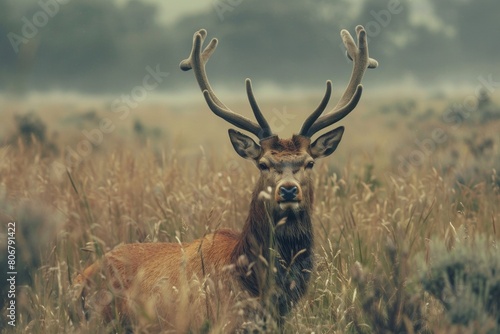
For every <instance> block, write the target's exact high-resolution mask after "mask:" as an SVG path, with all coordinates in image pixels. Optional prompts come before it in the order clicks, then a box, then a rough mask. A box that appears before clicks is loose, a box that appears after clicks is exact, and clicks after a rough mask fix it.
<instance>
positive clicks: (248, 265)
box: [75, 132, 317, 332]
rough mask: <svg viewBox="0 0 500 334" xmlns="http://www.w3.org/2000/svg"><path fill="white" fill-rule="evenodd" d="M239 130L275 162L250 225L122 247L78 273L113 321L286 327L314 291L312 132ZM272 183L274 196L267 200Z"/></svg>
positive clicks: (96, 305)
mask: <svg viewBox="0 0 500 334" xmlns="http://www.w3.org/2000/svg"><path fill="white" fill-rule="evenodd" d="M230 135H231V134H230ZM232 135H234V136H237V140H233V139H234V138H231V139H232V142H233V146H234V145H235V149H236V151H237V152H238V154H240V155H241V156H242V157H246V158H249V156H251V157H253V158H251V159H253V160H254V161H255V163H256V164H257V165H259V164H263V163H265V164H266V166H268V167H267V168H265V170H262V172H261V174H260V178H259V180H258V182H257V184H256V186H255V189H254V191H253V194H252V200H251V203H250V211H249V214H248V217H247V219H246V222H245V224H244V226H243V229H242V232H241V233H238V232H235V231H232V230H227V229H222V230H219V231H217V232H215V233H213V234H209V235H206V236H204V237H203V238H201V239H197V240H194V241H193V242H190V243H183V244H175V243H145V244H126V245H120V246H118V247H116V248H115V249H113V250H112V251H111V252H109V253H107V254H105V256H104V257H103V259H101V260H100V261H98V262H96V263H94V264H92V265H91V266H89V267H88V268H87V269H85V270H84V272H83V273H82V274H81V275H79V276H78V277H77V278H76V280H75V285H76V286H82V291H81V295H82V297H83V300H84V302H85V308H86V309H87V310H90V312H91V313H94V314H98V315H100V316H101V318H103V319H105V320H111V319H113V318H116V317H118V318H120V319H121V320H122V322H124V323H133V324H143V323H156V324H157V325H159V328H160V329H169V328H175V329H176V330H177V331H179V332H186V331H189V330H193V331H198V330H199V329H200V327H201V326H202V324H203V322H204V321H206V320H207V319H208V320H210V323H211V325H212V326H214V327H213V328H220V329H221V330H222V331H224V332H239V331H251V330H254V329H257V330H259V331H263V330H269V329H272V328H273V326H278V327H281V324H282V322H283V317H284V316H285V315H286V314H287V313H289V312H290V310H291V309H292V307H293V306H294V305H295V304H296V303H297V302H298V301H299V300H300V298H301V297H302V296H303V295H304V293H305V292H306V290H307V285H308V282H309V279H310V273H311V270H312V268H313V256H312V247H313V241H314V240H313V234H312V224H311V211H312V205H313V189H312V181H311V172H310V168H309V167H307V166H308V163H310V162H311V161H313V160H314V159H313V158H312V157H311V155H310V153H309V152H310V149H311V143H310V139H309V138H307V137H303V136H299V135H295V136H293V137H292V138H291V139H279V138H278V137H276V136H275V137H271V138H268V139H265V140H261V142H260V145H261V146H259V145H257V144H255V143H254V142H253V141H252V139H250V138H249V137H246V136H245V135H243V134H241V133H236V132H235V133H233V134H232ZM250 141H251V142H250ZM252 143H253V144H252ZM313 145H314V144H313ZM316 157H317V156H316ZM283 185H288V186H289V185H292V186H296V187H297V196H296V201H295V202H293V201H292V202H286V201H284V200H283V199H281V195H280V193H279V192H280V187H282V186H283ZM268 188H272V189H274V196H269V199H267V200H266V199H262V198H261V193H262V192H263V191H264V192H266V191H267V189H268ZM283 201H284V202H283ZM282 205H285V207H282ZM257 324H260V325H258V326H257Z"/></svg>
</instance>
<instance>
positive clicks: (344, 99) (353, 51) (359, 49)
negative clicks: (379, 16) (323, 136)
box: [301, 25, 378, 137]
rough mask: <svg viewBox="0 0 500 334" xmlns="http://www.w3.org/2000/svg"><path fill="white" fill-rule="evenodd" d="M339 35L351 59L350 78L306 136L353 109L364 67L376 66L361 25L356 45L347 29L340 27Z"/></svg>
mask: <svg viewBox="0 0 500 334" xmlns="http://www.w3.org/2000/svg"><path fill="white" fill-rule="evenodd" d="M340 35H341V37H342V41H343V42H344V45H345V47H346V49H347V51H346V53H347V56H348V57H349V59H351V60H352V61H353V68H352V73H351V79H350V80H349V83H348V85H347V87H346V89H345V91H344V93H343V94H342V96H341V98H340V100H339V101H338V102H337V104H336V105H335V107H334V108H333V109H332V110H331V111H330V112H329V113H328V114H326V115H323V116H321V117H319V118H318V119H317V120H316V121H315V122H314V123H313V124H312V125H311V127H310V128H309V129H308V131H306V133H304V135H306V136H308V137H311V136H312V135H314V134H315V133H316V132H318V131H319V130H321V129H324V128H325V127H327V126H329V125H332V124H334V123H336V122H338V121H340V120H341V119H342V118H344V117H345V116H347V115H348V114H349V113H350V112H351V111H352V110H354V108H355V107H356V105H357V104H358V102H359V100H360V98H361V94H362V92H363V86H362V85H361V80H362V79H363V75H364V73H365V71H366V69H367V68H376V67H377V66H378V62H377V61H376V60H375V59H373V58H370V57H369V54H368V42H367V39H366V31H365V29H364V28H363V27H362V26H360V25H358V26H357V27H356V35H357V39H358V45H356V43H355V42H354V40H353V38H352V36H351V34H350V33H349V32H348V31H347V30H345V29H342V31H341V32H340ZM301 134H302V132H301Z"/></svg>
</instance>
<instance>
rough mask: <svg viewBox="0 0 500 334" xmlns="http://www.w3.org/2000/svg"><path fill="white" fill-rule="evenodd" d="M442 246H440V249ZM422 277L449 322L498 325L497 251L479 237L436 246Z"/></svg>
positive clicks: (499, 283) (499, 265) (499, 278)
mask: <svg viewBox="0 0 500 334" xmlns="http://www.w3.org/2000/svg"><path fill="white" fill-rule="evenodd" d="M441 248H442V249H441ZM434 253H435V254H436V258H435V260H434V263H433V264H432V266H431V268H430V269H429V271H428V272H427V274H426V276H425V277H423V278H422V284H423V287H424V289H425V290H426V291H427V292H429V293H430V294H431V295H433V296H434V297H436V298H437V299H438V300H439V301H440V302H441V303H442V304H443V306H444V307H445V309H446V312H447V314H448V317H449V319H450V321H451V322H452V323H453V324H460V325H468V324H469V323H471V322H474V321H476V322H478V323H484V322H485V321H486V320H488V319H491V318H493V319H494V320H495V321H496V322H497V323H498V324H500V250H499V249H498V248H497V246H496V245H493V246H491V244H488V242H487V241H486V240H485V239H483V238H478V239H477V240H471V241H467V240H466V242H461V243H458V244H457V245H456V246H455V247H454V249H452V250H451V251H450V252H447V251H446V250H445V249H444V247H440V249H437V250H436V251H435V252H434Z"/></svg>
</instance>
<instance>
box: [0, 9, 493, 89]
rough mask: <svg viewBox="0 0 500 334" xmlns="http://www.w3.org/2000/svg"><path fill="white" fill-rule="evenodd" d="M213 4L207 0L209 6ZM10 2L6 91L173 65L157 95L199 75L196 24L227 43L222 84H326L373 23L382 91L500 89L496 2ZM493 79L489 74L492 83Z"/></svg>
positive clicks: (103, 81) (0, 28)
mask: <svg viewBox="0 0 500 334" xmlns="http://www.w3.org/2000/svg"><path fill="white" fill-rule="evenodd" d="M202 3H203V5H202ZM160 4H161V3H160V2H159V1H153V0H149V1H144V2H143V1H138V0H132V1H125V0H121V1H117V2H111V1H102V0H57V1H56V0H40V1H13V0H0V8H2V10H1V13H0V90H1V91H2V92H3V93H4V94H5V93H7V94H14V93H15V94H26V93H28V92H38V93H44V92H54V91H55V92H58V94H61V93H62V94H64V93H65V92H68V93H71V94H74V93H81V94H91V95H96V94H97V95H106V94H117V93H120V92H128V91H130V90H131V89H132V88H133V87H135V86H137V85H140V84H141V83H142V80H143V78H144V76H145V75H147V74H148V73H150V72H151V70H156V71H159V72H161V73H168V74H165V75H164V77H163V79H164V80H162V81H161V82H159V85H158V86H157V88H155V92H154V93H155V94H159V95H160V94H162V93H165V94H167V95H171V94H174V95H177V94H181V91H185V90H188V91H192V90H193V89H195V88H196V84H195V81H194V78H193V75H192V73H184V72H182V71H180V70H179V62H180V61H181V60H182V59H184V58H186V57H187V56H188V54H189V52H190V49H191V41H192V36H193V33H194V32H195V31H197V30H198V29H200V28H205V29H207V31H208V37H209V38H212V37H217V38H218V39H219V46H218V48H217V50H216V52H215V53H214V54H213V55H212V57H211V59H210V61H209V63H208V65H207V72H208V74H209V78H210V79H211V81H212V83H213V85H214V86H215V87H216V89H217V90H224V89H225V90H230V91H232V90H238V91H241V92H243V90H244V79H245V78H246V77H250V78H252V80H253V82H254V86H255V90H256V93H260V94H270V92H284V91H290V92H291V93H293V94H298V92H301V91H305V92H308V91H314V90H319V91H320V92H321V91H322V90H323V89H324V84H325V81H326V80H329V79H331V80H333V83H334V89H339V87H342V86H343V85H344V84H345V82H347V80H348V78H349V75H350V71H351V64H350V62H349V61H348V60H347V58H346V57H345V53H344V49H343V46H342V43H341V39H340V35H339V32H340V30H341V29H343V28H345V29H348V30H349V31H351V33H354V28H355V26H356V25H358V24H362V25H364V26H365V28H366V30H367V34H368V37H369V48H370V56H371V57H373V58H375V59H377V60H378V61H379V63H380V67H379V68H378V69H377V70H375V71H371V70H370V71H369V73H367V74H366V76H365V79H364V83H365V84H366V85H367V86H369V87H371V89H372V90H373V91H379V90H386V91H391V90H392V89H394V88H395V87H396V88H397V89H404V88H407V89H417V88H421V89H447V90H453V89H457V90H459V89H462V88H463V87H469V86H470V87H475V86H477V85H478V84H481V85H483V86H484V85H485V84H484V83H483V82H484V81H486V82H487V84H489V86H490V87H492V89H493V88H498V87H500V66H499V65H500V57H499V55H500V38H499V35H500V20H498V13H500V2H499V1H497V0H476V1H472V0H432V1H431V0H428V1H420V2H418V3H416V1H409V0H401V1H399V0H371V1H363V0H358V1H347V0H339V1H326V0H315V1H309V2H307V3H306V2H304V1H299V0H291V1H286V2H285V1H281V2H269V1H264V0H254V1H245V0H231V1H230V0H217V1H205V2H201V1H197V2H196V3H192V4H191V5H182V6H181V5H179V6H178V8H177V10H175V11H174V10H171V11H169V8H171V9H172V8H176V7H172V6H170V7H168V6H167V5H160ZM481 80H482V81H481Z"/></svg>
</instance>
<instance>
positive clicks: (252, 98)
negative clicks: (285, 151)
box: [245, 78, 273, 138]
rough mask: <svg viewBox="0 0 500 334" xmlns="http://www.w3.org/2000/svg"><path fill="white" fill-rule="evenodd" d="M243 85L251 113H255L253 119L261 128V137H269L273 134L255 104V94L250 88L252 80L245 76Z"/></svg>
mask: <svg viewBox="0 0 500 334" xmlns="http://www.w3.org/2000/svg"><path fill="white" fill-rule="evenodd" d="M245 85H246V88H247V95H248V102H250V106H251V107H252V111H253V114H254V115H255V119H256V120H257V122H258V123H259V125H260V127H261V129H262V136H263V138H267V137H271V136H272V135H273V133H272V131H271V127H270V126H269V123H267V121H266V119H265V117H264V115H263V114H262V112H261V111H260V108H259V105H258V104H257V101H256V100H255V96H254V95H253V90H252V81H251V80H250V79H249V78H247V79H246V80H245Z"/></svg>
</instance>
